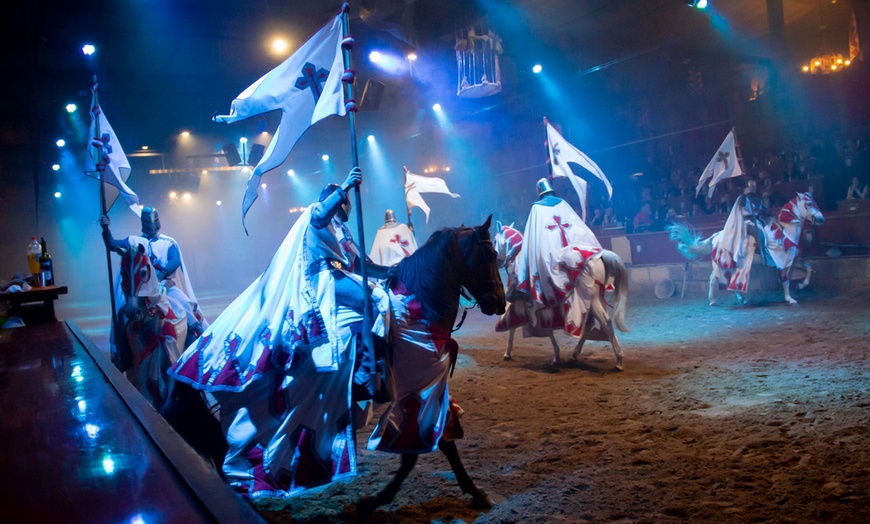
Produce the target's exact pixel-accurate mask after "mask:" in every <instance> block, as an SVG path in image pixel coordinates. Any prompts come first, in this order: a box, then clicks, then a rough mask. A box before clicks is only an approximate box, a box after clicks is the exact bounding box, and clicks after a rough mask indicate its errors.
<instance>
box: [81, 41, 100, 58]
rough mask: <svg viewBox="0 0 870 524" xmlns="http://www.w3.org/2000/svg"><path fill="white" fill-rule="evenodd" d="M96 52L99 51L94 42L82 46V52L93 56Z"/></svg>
mask: <svg viewBox="0 0 870 524" xmlns="http://www.w3.org/2000/svg"><path fill="white" fill-rule="evenodd" d="M96 52H97V48H96V47H94V46H93V45H92V44H85V45H83V46H82V53H84V54H85V55H87V56H91V55H92V54H94V53H96Z"/></svg>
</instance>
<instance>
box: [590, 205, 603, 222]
mask: <svg viewBox="0 0 870 524" xmlns="http://www.w3.org/2000/svg"><path fill="white" fill-rule="evenodd" d="M589 225H590V226H602V225H604V212H603V211H601V208H600V207H596V208H595V209H594V210H593V211H592V218H591V219H590V220H589Z"/></svg>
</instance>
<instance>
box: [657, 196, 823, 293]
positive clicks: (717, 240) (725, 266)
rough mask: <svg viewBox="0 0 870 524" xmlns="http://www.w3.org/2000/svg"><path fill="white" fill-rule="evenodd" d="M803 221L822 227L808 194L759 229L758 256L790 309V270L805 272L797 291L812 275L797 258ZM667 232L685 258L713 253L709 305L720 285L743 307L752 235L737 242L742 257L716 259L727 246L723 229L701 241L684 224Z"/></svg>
mask: <svg viewBox="0 0 870 524" xmlns="http://www.w3.org/2000/svg"><path fill="white" fill-rule="evenodd" d="M807 222H811V223H812V224H814V225H822V224H824V223H825V217H824V216H823V215H822V212H821V211H819V206H818V205H817V204H816V201H815V200H813V195H812V194H810V193H798V194H797V196H796V197H794V198H793V199H791V200H790V201H789V202H788V203H786V204H785V205H784V206H782V209H781V210H780V211H779V213H777V215H776V217H775V218H774V219H773V220H771V222H770V224H765V225H764V226H763V227H762V228H761V231H762V233H763V239H764V243H765V246H764V247H763V252H762V253H759V255H760V256H761V257H762V259H763V260H767V261H769V262H772V263H773V265H774V266H775V267H776V268H777V269H778V270H779V271H780V281H781V283H782V290H783V293H784V295H785V301H786V302H788V303H789V304H791V305H793V306H795V305H797V301H796V300H795V299H793V298H792V296H791V292H790V287H791V286H790V279H791V271H792V269H793V268H794V266H795V265H798V266H800V267H802V268H803V269H804V271H806V277H805V278H804V279H803V281H802V282H800V283H799V284H798V289H804V288H805V287H807V286H808V285H810V277H811V276H812V274H813V268H812V266H810V265H809V264H808V263H806V262H804V261H802V260H799V258H798V257H799V255H800V250H799V249H798V244H799V243H800V238H801V232H802V230H803V227H804V224H805V223H807ZM668 229H669V231H670V236H671V240H674V241H675V242H676V243H677V249H679V251H680V253H682V254H683V256H685V257H686V258H688V259H690V260H691V259H695V258H698V257H700V256H704V255H710V254H713V271H712V272H711V273H710V284H709V286H710V287H709V291H708V294H707V298H708V299H709V300H710V305H711V306H715V305H716V298H715V296H714V290H715V289H716V287H717V284H718V283H720V282H721V283H722V284H725V285H727V286H728V289H730V290H732V291H734V292H735V293H736V295H737V302H738V303H739V304H741V305H743V304H746V299H745V298H743V295H741V292H745V291H746V290H747V288H748V287H749V271H750V270H751V268H752V259H753V255H754V254H755V248H756V240H755V237H754V236H753V235H745V239H742V241H741V244H742V245H741V246H739V249H742V250H743V251H744V252H745V254H746V256H743V257H735V258H734V259H731V258H727V259H725V260H723V257H721V256H717V254H719V253H721V252H722V250H723V248H724V247H726V245H727V243H729V242H731V239H729V238H725V236H724V234H723V233H724V230H722V231H717V232H716V233H714V234H713V235H711V236H710V237H708V238H706V239H704V240H701V238H700V237H699V236H698V235H696V234H695V233H693V232H692V231H691V230H690V229H689V228H688V227H687V226H685V225H682V224H675V225H673V226H671V227H669V228H668Z"/></svg>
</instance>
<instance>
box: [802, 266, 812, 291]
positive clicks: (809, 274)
mask: <svg viewBox="0 0 870 524" xmlns="http://www.w3.org/2000/svg"><path fill="white" fill-rule="evenodd" d="M801 265H802V266H803V268H804V271H806V272H807V276H806V278H804V279H803V281H802V282H801V283H800V284H798V289H806V287H807V286H809V285H810V277H812V276H813V266H811V265H809V264H808V263H806V262H801Z"/></svg>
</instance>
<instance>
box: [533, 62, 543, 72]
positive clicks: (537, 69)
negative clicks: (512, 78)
mask: <svg viewBox="0 0 870 524" xmlns="http://www.w3.org/2000/svg"><path fill="white" fill-rule="evenodd" d="M541 69H543V68H542V67H541V64H535V65H534V66H533V67H532V73H535V74H538V73H540V72H541Z"/></svg>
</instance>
